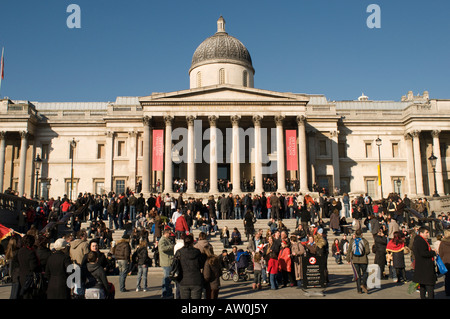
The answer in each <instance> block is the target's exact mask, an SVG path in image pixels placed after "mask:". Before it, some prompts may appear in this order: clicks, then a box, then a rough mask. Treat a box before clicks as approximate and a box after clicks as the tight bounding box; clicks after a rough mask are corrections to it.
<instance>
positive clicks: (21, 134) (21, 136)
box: [19, 131, 28, 139]
mask: <svg viewBox="0 0 450 319" xmlns="http://www.w3.org/2000/svg"><path fill="white" fill-rule="evenodd" d="M19 134H20V138H21V139H24V138H27V137H28V132H27V131H20V132H19Z"/></svg>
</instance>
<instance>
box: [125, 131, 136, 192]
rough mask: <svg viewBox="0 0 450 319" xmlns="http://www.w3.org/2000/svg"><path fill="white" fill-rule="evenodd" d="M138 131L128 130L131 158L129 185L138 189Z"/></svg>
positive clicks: (129, 156)
mask: <svg viewBox="0 0 450 319" xmlns="http://www.w3.org/2000/svg"><path fill="white" fill-rule="evenodd" d="M136 138H137V133H136V131H130V132H128V142H129V143H128V152H127V154H129V155H128V158H129V159H130V162H129V165H128V168H129V170H128V176H129V181H130V182H129V185H128V187H130V189H131V190H134V191H136V161H137V153H136V144H137V141H136Z"/></svg>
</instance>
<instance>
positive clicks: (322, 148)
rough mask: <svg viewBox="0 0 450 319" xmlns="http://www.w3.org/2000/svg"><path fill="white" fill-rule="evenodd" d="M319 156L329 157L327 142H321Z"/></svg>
mask: <svg viewBox="0 0 450 319" xmlns="http://www.w3.org/2000/svg"><path fill="white" fill-rule="evenodd" d="M319 155H321V156H325V155H327V141H325V140H320V141H319Z"/></svg>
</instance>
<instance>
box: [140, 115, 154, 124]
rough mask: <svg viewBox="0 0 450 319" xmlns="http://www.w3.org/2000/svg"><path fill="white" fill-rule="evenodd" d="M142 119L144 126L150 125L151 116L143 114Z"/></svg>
mask: <svg viewBox="0 0 450 319" xmlns="http://www.w3.org/2000/svg"><path fill="white" fill-rule="evenodd" d="M142 121H143V122H144V126H152V117H151V116H148V115H146V116H144V118H143V119H142Z"/></svg>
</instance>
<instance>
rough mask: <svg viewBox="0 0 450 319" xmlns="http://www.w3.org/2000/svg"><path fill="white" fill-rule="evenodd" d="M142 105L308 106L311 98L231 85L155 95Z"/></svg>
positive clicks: (147, 97)
mask: <svg viewBox="0 0 450 319" xmlns="http://www.w3.org/2000/svg"><path fill="white" fill-rule="evenodd" d="M139 101H140V102H141V103H145V102H150V103H157V102H166V103H167V102H174V103H177V102H195V101H199V102H200V101H201V102H206V101H214V102H220V101H224V102H229V101H236V102H239V101H241V102H296V101H297V102H300V103H304V104H306V102H307V101H309V98H308V97H307V96H306V95H303V94H293V93H283V92H275V91H269V90H262V89H255V88H247V87H240V86H231V85H214V86H209V87H202V88H195V89H189V90H183V91H175V92H167V93H153V94H152V95H150V96H145V97H141V98H139Z"/></svg>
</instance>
